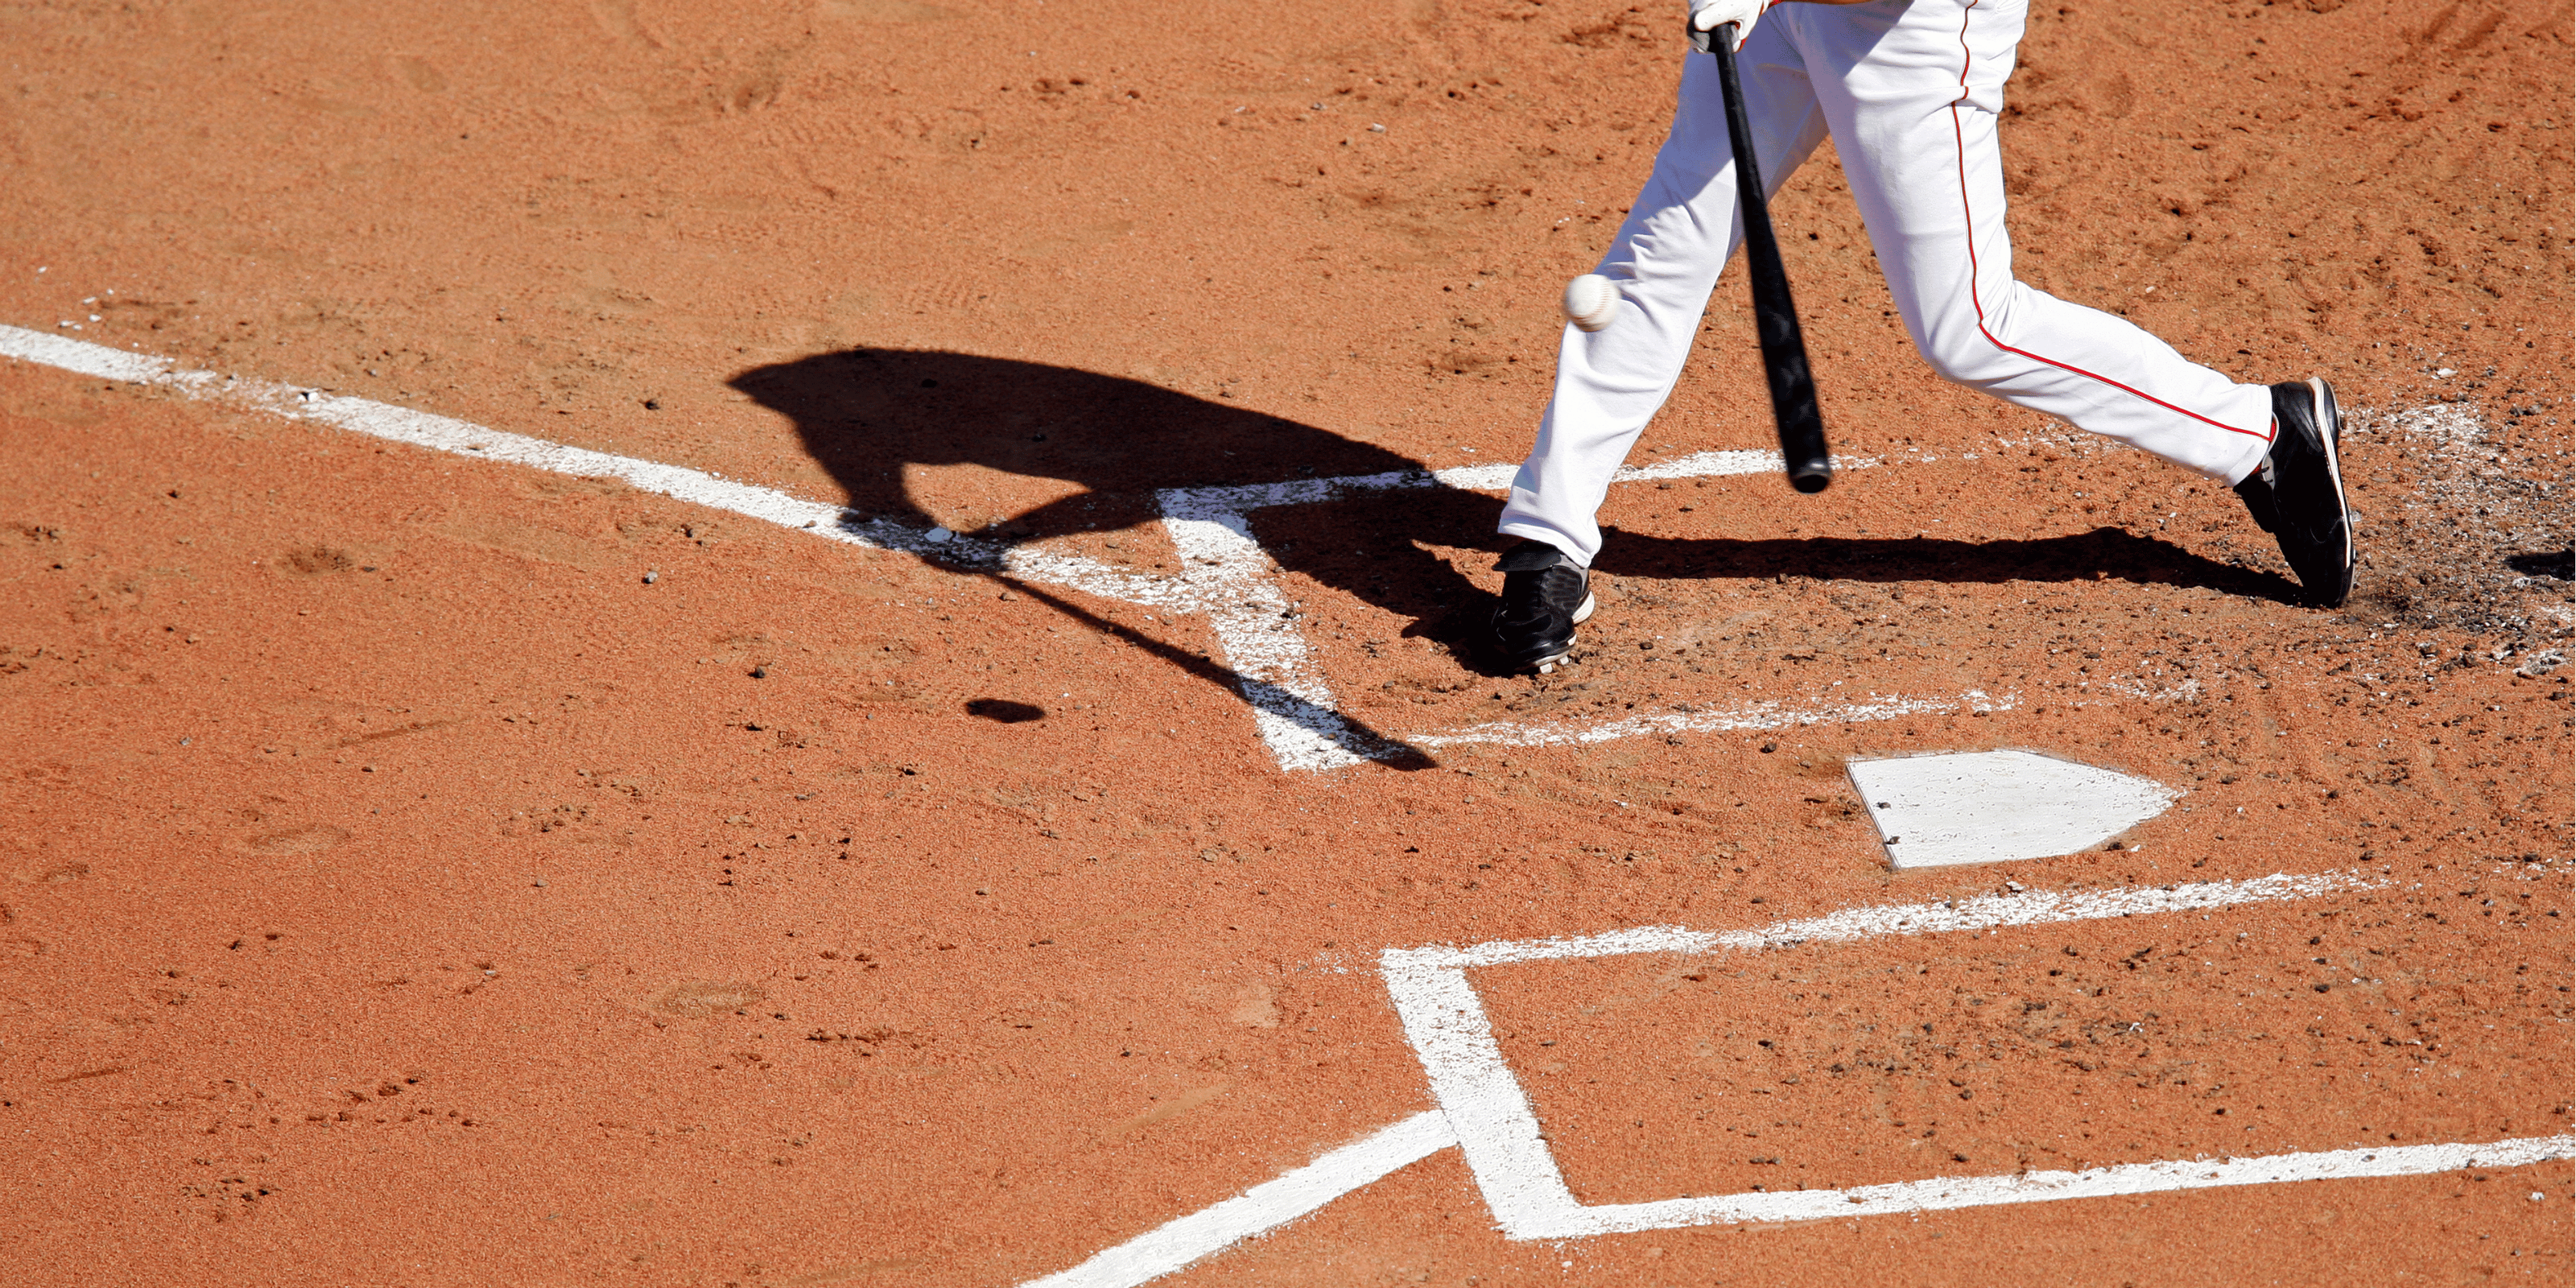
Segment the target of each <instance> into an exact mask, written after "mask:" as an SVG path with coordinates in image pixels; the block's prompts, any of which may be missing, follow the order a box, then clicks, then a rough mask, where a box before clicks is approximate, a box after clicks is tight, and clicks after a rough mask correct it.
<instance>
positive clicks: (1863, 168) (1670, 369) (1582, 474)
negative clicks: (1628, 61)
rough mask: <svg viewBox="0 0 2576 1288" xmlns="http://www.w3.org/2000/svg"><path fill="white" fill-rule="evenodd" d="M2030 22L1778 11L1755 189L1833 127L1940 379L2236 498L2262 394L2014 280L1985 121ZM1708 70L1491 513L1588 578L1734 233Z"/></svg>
mask: <svg viewBox="0 0 2576 1288" xmlns="http://www.w3.org/2000/svg"><path fill="white" fill-rule="evenodd" d="M2026 8H2027V0H1875V3H1870V4H1857V5H1821V4H1782V5H1780V6H1778V7H1776V8H1773V9H1771V10H1770V11H1768V12H1767V13H1765V14H1764V15H1763V18H1762V21H1761V23H1760V25H1758V26H1756V27H1755V28H1754V29H1753V36H1752V38H1751V39H1750V40H1748V41H1747V42H1746V43H1745V46H1744V49H1743V51H1742V53H1741V54H1739V55H1738V64H1739V66H1741V68H1742V69H1743V73H1744V76H1743V79H1744V99H1745V108H1746V110H1747V113H1748V114H1749V116H1750V118H1751V121H1752V125H1753V139H1754V147H1755V150H1756V155H1757V158H1758V160H1759V162H1760V164H1761V168H1762V178H1763V181H1764V182H1765V183H1766V184H1768V185H1770V186H1771V188H1772V189H1773V190H1774V191H1776V190H1777V189H1778V188H1779V186H1780V184H1781V183H1782V182H1784V181H1785V180H1787V179H1788V177H1789V175H1790V172H1792V171H1794V170H1796V169H1797V168H1798V165H1799V163H1800V162H1802V161H1805V160H1806V159H1807V156H1808V155H1809V154H1810V153H1812V152H1814V151H1815V149H1816V145H1817V144H1819V143H1821V142H1823V141H1824V140H1825V137H1826V135H1828V134H1831V135H1832V136H1833V138H1834V139H1835V140H1836V143H1837V146H1838V149H1839V151H1840V153H1841V157H1842V164H1843V172H1844V174H1845V175H1846V176H1847V177H1848V178H1849V179H1850V181H1851V190H1852V197H1853V199H1854V201H1856V202H1857V203H1858V204H1859V206H1860V213H1861V218H1862V220H1863V221H1864V222H1865V223H1866V224H1867V225H1868V228H1869V239H1870V245H1871V246H1872V247H1874V248H1875V249H1876V250H1877V252H1878V261H1879V264H1880V266H1881V267H1882V268H1883V269H1884V270H1885V271H1886V274H1887V286H1888V290H1889V292H1890V293H1891V294H1893V295H1894V296H1895V297H1896V308H1897V312H1898V314H1899V315H1900V316H1902V317H1903V318H1904V319H1905V329H1906V331H1907V333H1908V334H1910V335H1911V336H1913V338H1914V346H1915V348H1916V349H1917V350H1918V351H1920V352H1921V353H1922V355H1923V357H1924V358H1925V360H1926V361H1929V362H1930V363H1931V364H1932V367H1933V369H1934V370H1936V371H1938V372H1940V373H1941V375H1942V376H1943V377H1945V378H1947V379H1949V380H1952V381H1955V382H1957V383H1959V384H1963V385H1966V386H1968V387H1969V388H1972V389H1981V390H1984V391H1985V392H1987V393H1990V394H1993V395H1995V396H1996V397H1998V398H2002V399H2004V400H2006V401H2008V402H2011V403H2014V404H2016V405H2018V406H2022V407H2028V408H2030V409H2031V410H2033V411H2037V412H2043V413H2045V414H2047V415H2051V416H2057V417H2061V418H2063V419H2065V420H2067V421H2070V422H2072V423H2074V424H2076V425H2078V426H2080V427H2082V428H2084V429H2088V430H2091V431H2092V432H2094V433H2097V434H2102V435H2106V436H2108V437H2111V438H2116V439H2119V440H2120V441H2121V442H2124V443H2127V444H2129V445H2131V446H2133V447H2138V448H2143V449H2144V450H2146V451H2149V452H2153V453H2155V454H2156V455H2158V456H2161V457H2163V458H2165V459H2166V460H2169V461H2172V462H2174V463H2175V464H2177V465H2181V466H2184V467H2186V468H2188V469H2192V470H2196V471H2198V472H2200V473H2202V474H2205V475H2207V476H2209V477H2211V478H2214V479H2219V480H2222V481H2224V482H2227V483H2231V484H2232V483H2234V482H2236V481H2237V480H2239V479H2241V478H2243V477H2244V476H2245V475H2246V474H2247V473H2248V472H2250V471H2252V470H2253V469H2254V468H2255V466H2257V465H2258V464H2260V463H2261V461H2262V459H2263V455H2264V452H2265V451H2266V449H2267V448H2268V447H2269V445H2270V442H2271V432H2272V394H2271V390H2270V389H2269V388H2268V387H2266V386H2263V385H2240V384H2237V383H2235V382H2234V381H2232V380H2229V379H2228V378H2227V377H2225V376H2223V375H2221V374H2219V373H2218V372H2215V371H2212V370H2210V369H2209V368H2207V367H2203V366H2199V365H2196V364H2194V363H2191V362H2188V361H2185V360H2184V358H2183V356H2182V355H2181V354H2179V353H2176V352H2174V350H2173V348H2172V346H2170V345H2167V344H2166V343H2164V342H2163V341H2161V340H2158V339H2157V338H2155V337H2154V336H2152V335H2149V334H2147V333H2146V332H2145V331H2142V330H2140V329H2138V328H2137V327H2136V326H2134V325H2132V324H2130V323H2129V322H2127V321H2124V320H2123V319H2120V318H2117V317H2114V316H2112V315H2110V314H2107V313H2102V312H2098V311H2096V310H2093V309H2088V308H2084V307H2082V306H2080V305H2075V304H2069V303H2067V302H2065V301H2063V300H2060V299H2057V298H2055V297H2053V296H2050V295H2048V294H2046V293H2044V292H2041V291H2037V290H2033V289H2032V288H2030V287H2028V286H2025V285H2023V284H2022V283H2020V282H2018V281H2015V280H2013V273H2012V243H2011V239H2010V238H2009V237H2008V236H2007V235H2006V233H2005V230H2004V182H2003V163H2002V160H2001V157H2000V156H1999V155H1998V153H1997V151H1996V147H1995V123H1996V117H1997V114H1998V113H1999V112H2000V111H2001V110H2002V108H2003V88H2004V79H2005V78H2006V77H2008V76H2010V75H2011V74H2012V68H2013V51H2014V48H2015V46H2017V45H2018V44H2019V43H2020V42H2021V34H2022V22H2023V16H2024V12H2025V10H2026ZM1675 25H1676V26H1679V25H1680V24H1678V23H1676V24H1675ZM1673 39H1674V43H1675V44H1676V45H1680V44H1681V36H1680V33H1678V32H1676V33H1675V35H1674V37H1673ZM1713 63H1714V60H1713V59H1711V58H1710V57H1708V56H1707V55H1704V54H1690V55H1689V56H1688V62H1687V63H1686V65H1685V66H1684V69H1683V72H1682V83H1681V103H1680V106H1679V108H1678V109H1677V110H1676V111H1675V112H1674V114H1673V128H1672V134H1671V136H1670V137H1669V138H1668V139H1666V140H1665V142H1664V147H1663V151H1662V152H1660V153H1658V154H1657V155H1656V157H1655V172H1654V175H1653V176H1652V177H1651V178H1649V179H1647V181H1646V186H1645V190H1644V191H1643V192H1641V193H1639V194H1638V196H1637V201H1636V204H1635V206H1634V207H1633V209H1632V211H1631V213H1630V214H1629V216H1628V219H1627V222H1625V223H1624V224H1622V225H1620V228H1619V236H1618V238H1617V240H1615V241H1613V242H1612V243H1611V244H1610V249H1609V251H1608V253H1606V254H1604V255H1603V256H1602V258H1601V266H1600V267H1599V268H1597V269H1595V270H1593V271H1595V272H1597V273H1600V274H1602V275H1604V276H1606V277H1608V278H1609V279H1610V281H1611V283H1612V284H1613V285H1614V286H1615V287H1617V289H1618V292H1619V295H1620V299H1619V301H1618V302H1617V307H1616V313H1615V316H1614V317H1613V318H1612V319H1611V321H1610V323H1609V325H1608V326H1606V327H1604V328H1603V329H1601V330H1599V331H1597V332H1585V331H1581V330H1578V329H1576V328H1575V327H1574V326H1572V325H1571V324H1569V325H1567V327H1566V328H1565V337H1564V340H1563V341H1562V343H1561V344H1560V346H1559V348H1558V351H1557V372H1556V395H1555V397H1554V398H1553V399H1551V400H1550V401H1549V403H1548V407H1547V414H1546V417H1545V419H1543V420H1542V421H1541V422H1540V424H1539V432H1538V445H1537V447H1535V448H1534V449H1532V451H1531V452H1530V456H1529V459H1528V461H1526V462H1525V463H1523V464H1522V466H1521V469H1520V473H1519V474H1518V475H1517V476H1516V477H1514V479H1513V480H1512V492H1511V498H1510V500H1509V502H1508V503H1506V505H1505V506H1504V509H1503V517H1502V524H1501V530H1502V531H1503V532H1504V533H1506V534H1508V535H1512V536H1521V537H1533V538H1536V539H1538V540H1540V541H1545V542H1547V543H1549V544H1550V545H1553V546H1556V547H1557V548H1558V549H1560V550H1563V551H1565V552H1566V553H1568V554H1571V555H1573V556H1574V557H1575V558H1577V559H1579V560H1581V561H1583V562H1584V563H1585V564H1587V565H1588V564H1590V563H1591V562H1592V559H1593V556H1595V555H1596V554H1598V553H1599V552H1600V549H1601V530H1600V529H1599V528H1598V527H1597V526H1595V524H1594V522H1593V515H1594V512H1595V511H1597V510H1598V509H1599V508H1600V506H1601V501H1602V498H1603V497H1604V496H1605V495H1607V493H1608V491H1609V485H1610V476H1611V474H1612V473H1613V472H1614V471H1616V470H1617V469H1618V468H1619V463H1620V462H1621V461H1622V460H1624V459H1625V458H1626V457H1627V455H1628V449H1629V447H1630V446H1631V445H1633V444H1634V443H1635V442H1636V440H1637V434H1638V432H1639V431H1640V430H1643V429H1644V428H1645V426H1646V421H1647V420H1648V419H1649V418H1651V417H1652V416H1653V415H1654V414H1655V411H1656V409H1658V408H1660V407H1661V406H1663V403H1664V399H1665V398H1666V397H1667V396H1669V395H1670V394H1671V392H1672V388H1673V382H1674V381H1675V380H1676V379H1678V378H1679V377H1680V375H1681V371H1682V363H1683V360H1684V359H1685V358H1686V357H1688V356H1689V353H1690V345H1691V340H1692V337H1693V336H1695V335H1696V334H1698V331H1699V323H1700V315H1701V313H1702V311H1703V310H1704V309H1706V308H1707V306H1708V296H1709V291H1710V289H1711V288H1712V287H1713V286H1715V284H1716V282H1717V275H1718V270H1719V269H1720V268H1722V267H1723V266H1724V265H1725V263H1726V260H1727V257H1728V256H1730V255H1733V254H1734V253H1735V248H1736V245H1737V243H1738V242H1739V241H1740V240H1741V239H1742V236H1743V227H1742V224H1741V222H1740V220H1739V212H1738V211H1737V209H1736V199H1735V168H1734V150H1733V148H1732V147H1730V146H1729V144H1728V141H1727V131H1726V101H1725V96H1724V95H1723V93H1722V92H1721V91H1720V89H1719V87H1718V75H1717V68H1716V67H1715V66H1714V65H1713ZM1826 378H1827V379H1828V380H1830V379H1831V378H1832V377H1831V369H1830V368H1827V372H1826Z"/></svg>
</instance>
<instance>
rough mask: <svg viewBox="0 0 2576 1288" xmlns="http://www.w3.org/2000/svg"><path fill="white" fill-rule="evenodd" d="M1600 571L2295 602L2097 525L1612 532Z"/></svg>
mask: <svg viewBox="0 0 2576 1288" xmlns="http://www.w3.org/2000/svg"><path fill="white" fill-rule="evenodd" d="M1594 566H1595V568H1596V569H1597V570H1598V571H1601V572H1606V573H1610V574H1613V575H1616V576H1622V577H1669V578H1699V577H1729V578H1751V579H1755V580H1762V579H1768V578H1779V577H1807V578H1813V579H1816V580H1819V581H1850V582H1880V583H1885V582H1904V581H1934V582H1950V583H1954V584H1983V585H1996V584H2000V583H2003V582H2008V581H2036V582H2096V581H2125V582H2130V583H2133V584H2136V585H2141V586H2193V587H2199V588H2201V589H2205V590H2215V591H2218V592H2220V593H2222V594H2229V595H2243V596H2246V597H2248V598H2252V599H2268V600H2272V601H2274V602H2277V603H2282V604H2293V605H2295V604H2299V603H2301V602H2303V601H2302V600H2301V599H2300V595H2299V587H2298V584H2297V583H2296V582H2293V581H2291V580H2290V579H2289V578H2287V577H2284V576H2281V575H2280V574H2278V573H2274V572H2267V571H2265V570H2263V569H2260V568H2247V567H2243V566H2241V565H2237V564H2230V563H2222V562H2220V561H2218V560H2215V559H2211V558H2209V557H2208V556H2206V555H2198V554H2194V553H2192V552H2191V551H2189V550H2185V549H2183V548H2182V547H2181V546H2178V545H2175V544H2173V543H2172V542H2170V541H2167V540H2164V539H2163V538H2161V537H2151V536H2141V535H2139V534H2138V533H2135V532H2131V531H2129V530H2127V529H2125V528H2113V527H2099V528H2095V529H2093V530H2092V531H2090V532H2077V533H2069V534H2067V535H2065V536H2060V537H2036V538H2028V539H2011V540H1998V541H1960V540H1954V539H1951V538H1946V537H1896V538H1870V537H1769V538H1757V539H1751V540H1739V539H1728V538H1689V537H1653V536H1642V535H1635V534H1625V533H1617V532H1615V531H1614V532H1613V533H1611V534H1608V539H1607V540H1606V541H1605V542H1604V543H1603V549H1602V554H1601V558H1600V559H1599V560H1598V561H1597V562H1596V563H1595V565H1594Z"/></svg>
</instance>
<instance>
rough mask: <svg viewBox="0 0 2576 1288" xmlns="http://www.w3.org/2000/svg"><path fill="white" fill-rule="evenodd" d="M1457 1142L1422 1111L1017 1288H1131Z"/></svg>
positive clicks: (1441, 1121) (1440, 1120) (1445, 1124)
mask: <svg viewBox="0 0 2576 1288" xmlns="http://www.w3.org/2000/svg"><path fill="white" fill-rule="evenodd" d="M1457 1143H1458V1138H1457V1137H1456V1136H1454V1135H1451V1134H1450V1131H1449V1120H1448V1119H1446V1118H1444V1117H1442V1116H1441V1114H1440V1111H1439V1110H1436V1109H1426V1110H1424V1111H1423V1112H1421V1113H1418V1114H1415V1115H1413V1116H1412V1117H1410V1118H1407V1119H1404V1120H1403V1121H1401V1122H1398V1123H1396V1124H1395V1125H1394V1126H1391V1127H1385V1128H1381V1129H1379V1130H1377V1131H1374V1132H1371V1133H1370V1134H1368V1135H1366V1136H1363V1137H1361V1138H1359V1139H1358V1140H1355V1141H1352V1142H1351V1143H1350V1144H1348V1145H1344V1146H1342V1147H1341V1148H1340V1149H1337V1150H1334V1151H1332V1152H1331V1153H1329V1154H1326V1155H1324V1156H1323V1157H1321V1158H1318V1159H1316V1160H1315V1161H1314V1162H1311V1163H1308V1164H1306V1165H1305V1166H1304V1167H1300V1168H1298V1169H1297V1170H1295V1171H1293V1172H1289V1173H1287V1174H1285V1175H1283V1176H1281V1177H1279V1178H1278V1179H1277V1180H1272V1181H1265V1182H1263V1183H1261V1184H1259V1185H1255V1186H1253V1187H1252V1188H1251V1189H1248V1190H1245V1191H1244V1192H1243V1193H1241V1194H1238V1195H1236V1196H1234V1197H1233V1198H1230V1199H1227V1200H1226V1201H1224V1202H1222V1203H1219V1204H1216V1205H1215V1206H1213V1207H1206V1208H1201V1209H1199V1210H1198V1211H1196V1212H1193V1213H1191V1214H1189V1215H1188V1216H1185V1217H1182V1218H1181V1219H1179V1220H1177V1221H1174V1222H1171V1223H1170V1224H1168V1225H1163V1226H1159V1227H1157V1228H1155V1229H1153V1230H1150V1231H1147V1232H1146V1233H1144V1234H1142V1235H1139V1236H1137V1237H1136V1238H1133V1239H1130V1240H1128V1241H1127V1242H1125V1243H1122V1244H1119V1245H1118V1246H1117V1247H1114V1248H1111V1249H1109V1250H1108V1251H1106V1252H1103V1253H1100V1254H1099V1255H1097V1256H1094V1257H1093V1258H1091V1259H1090V1260H1088V1261H1085V1262H1083V1263H1082V1264H1081V1265H1078V1266H1075V1267H1073V1268H1071V1269H1069V1270H1059V1271H1057V1272H1055V1273H1054V1274H1051V1275H1048V1276H1047V1277H1045V1278H1043V1279H1032V1280H1029V1281H1028V1283H1027V1284H1025V1285H1024V1286H1023V1288H1133V1285H1136V1284H1141V1283H1144V1282H1145V1281H1147V1280H1149V1279H1156V1278H1160V1277H1161V1276H1164V1275H1167V1274H1170V1273H1172V1272H1173V1271H1175V1270H1179V1269H1181V1268H1182V1267H1184V1266H1187V1265H1189V1264H1190V1263H1191V1262H1194V1261H1198V1260H1200V1259H1202V1258H1204V1257H1207V1256H1210V1255H1213V1254H1215V1253H1218V1252H1222V1251H1224V1250H1225V1249H1227V1248H1229V1247H1232V1246H1233V1245H1235V1244H1237V1243H1240V1242H1242V1241H1243V1240H1245V1239H1249V1238H1252V1237H1253V1236H1255V1235H1260V1234H1267V1233H1269V1232H1270V1231H1272V1230H1276V1229H1278V1228H1279V1227H1281V1226H1283V1225H1286V1224H1288V1223H1289V1222H1291V1221H1294V1220H1296V1219H1298V1218H1299V1217H1302V1216H1305V1215H1306V1214H1308V1213H1310V1212H1313V1211H1314V1210H1315V1209H1317V1208H1320V1207H1322V1206H1324V1205H1325V1204H1327V1203H1330V1202H1332V1201H1333V1200H1334V1199H1337V1198H1340V1197H1341V1196H1343V1195H1345V1194H1348V1193H1350V1192H1351V1191H1352V1190H1355V1189H1358V1188H1359V1187H1361V1186H1363V1185H1366V1184H1368V1183H1369V1182H1371V1181H1374V1180H1376V1179H1378V1178H1379V1177H1381V1176H1384V1175H1386V1174H1387V1173H1389V1172H1392V1171H1394V1170H1396V1169H1397V1168H1399V1167H1404V1166H1407V1165H1410V1164H1412V1163H1416V1162H1419V1161H1421V1160H1422V1159H1425V1158H1428V1157H1430V1156H1431V1155H1433V1154H1436V1153H1439V1152H1440V1151H1441V1150H1444V1149H1447V1148H1449V1147H1450V1146H1451V1145H1455V1144H1457Z"/></svg>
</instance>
